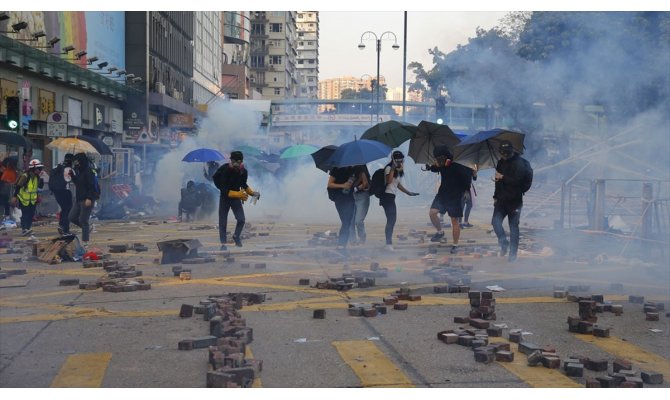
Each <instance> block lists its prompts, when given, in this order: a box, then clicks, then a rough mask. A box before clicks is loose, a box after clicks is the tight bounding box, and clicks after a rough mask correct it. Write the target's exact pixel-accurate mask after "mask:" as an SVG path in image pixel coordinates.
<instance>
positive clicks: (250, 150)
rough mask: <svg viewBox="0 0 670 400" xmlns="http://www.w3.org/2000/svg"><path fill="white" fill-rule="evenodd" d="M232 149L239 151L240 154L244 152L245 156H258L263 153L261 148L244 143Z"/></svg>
mask: <svg viewBox="0 0 670 400" xmlns="http://www.w3.org/2000/svg"><path fill="white" fill-rule="evenodd" d="M233 150H236V151H241V152H242V154H244V155H245V156H253V157H258V156H260V155H261V154H263V150H261V149H258V148H256V147H252V146H247V145H245V144H243V145H242V146H237V147H235V148H234V149H233Z"/></svg>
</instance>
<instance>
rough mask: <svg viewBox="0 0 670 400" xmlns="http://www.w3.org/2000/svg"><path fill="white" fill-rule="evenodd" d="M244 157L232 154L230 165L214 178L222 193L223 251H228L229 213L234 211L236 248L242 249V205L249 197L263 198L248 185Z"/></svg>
mask: <svg viewBox="0 0 670 400" xmlns="http://www.w3.org/2000/svg"><path fill="white" fill-rule="evenodd" d="M243 159H244V155H243V154H242V152H241V151H233V152H232V153H230V163H225V164H223V165H222V166H221V167H219V169H218V170H216V172H215V173H214V175H213V176H212V180H213V181H214V184H215V185H216V187H217V188H218V189H219V190H220V191H221V196H220V197H219V240H220V241H221V250H227V249H228V248H227V247H226V225H227V224H228V211H230V210H231V209H232V210H233V215H234V216H235V220H236V221H237V224H236V225H235V232H234V233H233V241H234V242H235V246H237V247H242V240H241V238H240V235H241V234H242V229H243V228H244V223H245V219H244V209H243V208H242V203H243V202H245V201H246V200H247V199H248V198H249V196H253V197H255V198H256V200H258V199H259V198H260V197H261V194H260V193H259V192H256V191H254V190H253V189H252V188H251V187H250V186H249V185H248V184H247V170H246V169H245V168H244V164H243V163H242V161H243Z"/></svg>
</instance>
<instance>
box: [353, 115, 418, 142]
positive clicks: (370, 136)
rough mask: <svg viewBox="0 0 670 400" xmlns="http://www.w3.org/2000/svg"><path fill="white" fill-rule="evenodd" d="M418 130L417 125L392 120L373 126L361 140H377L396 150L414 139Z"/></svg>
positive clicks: (364, 133)
mask: <svg viewBox="0 0 670 400" xmlns="http://www.w3.org/2000/svg"><path fill="white" fill-rule="evenodd" d="M416 130H417V127H416V125H413V124H410V123H407V122H399V121H393V120H390V121H386V122H380V123H378V124H376V125H373V126H372V127H370V128H369V129H368V130H366V131H365V132H363V135H362V136H361V139H367V140H376V141H378V142H382V143H384V144H385V145H387V146H389V147H391V148H395V147H398V146H400V145H401V144H403V143H405V142H406V141H408V140H410V139H411V138H413V137H414V135H415V133H416Z"/></svg>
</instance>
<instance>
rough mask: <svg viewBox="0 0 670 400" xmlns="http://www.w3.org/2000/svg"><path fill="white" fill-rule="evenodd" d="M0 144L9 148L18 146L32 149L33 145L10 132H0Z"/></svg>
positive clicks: (22, 137) (23, 137)
mask: <svg viewBox="0 0 670 400" xmlns="http://www.w3.org/2000/svg"><path fill="white" fill-rule="evenodd" d="M0 143H2V144H6V145H9V146H20V147H28V148H32V147H33V143H32V142H31V141H30V139H28V138H27V137H25V136H23V135H20V134H18V133H16V132H12V131H1V130H0Z"/></svg>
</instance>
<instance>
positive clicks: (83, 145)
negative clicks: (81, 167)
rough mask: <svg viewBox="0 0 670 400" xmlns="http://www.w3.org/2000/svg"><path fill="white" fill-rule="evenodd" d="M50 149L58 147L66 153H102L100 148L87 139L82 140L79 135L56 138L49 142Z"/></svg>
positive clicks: (57, 148)
mask: <svg viewBox="0 0 670 400" xmlns="http://www.w3.org/2000/svg"><path fill="white" fill-rule="evenodd" d="M47 147H48V148H50V149H52V150H53V149H56V150H59V151H62V152H64V153H72V154H76V153H88V154H100V153H99V152H98V150H96V149H95V147H93V145H92V144H90V143H89V142H87V141H84V140H81V139H79V138H77V137H63V138H58V139H55V140H54V141H53V142H51V143H49V144H47Z"/></svg>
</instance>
